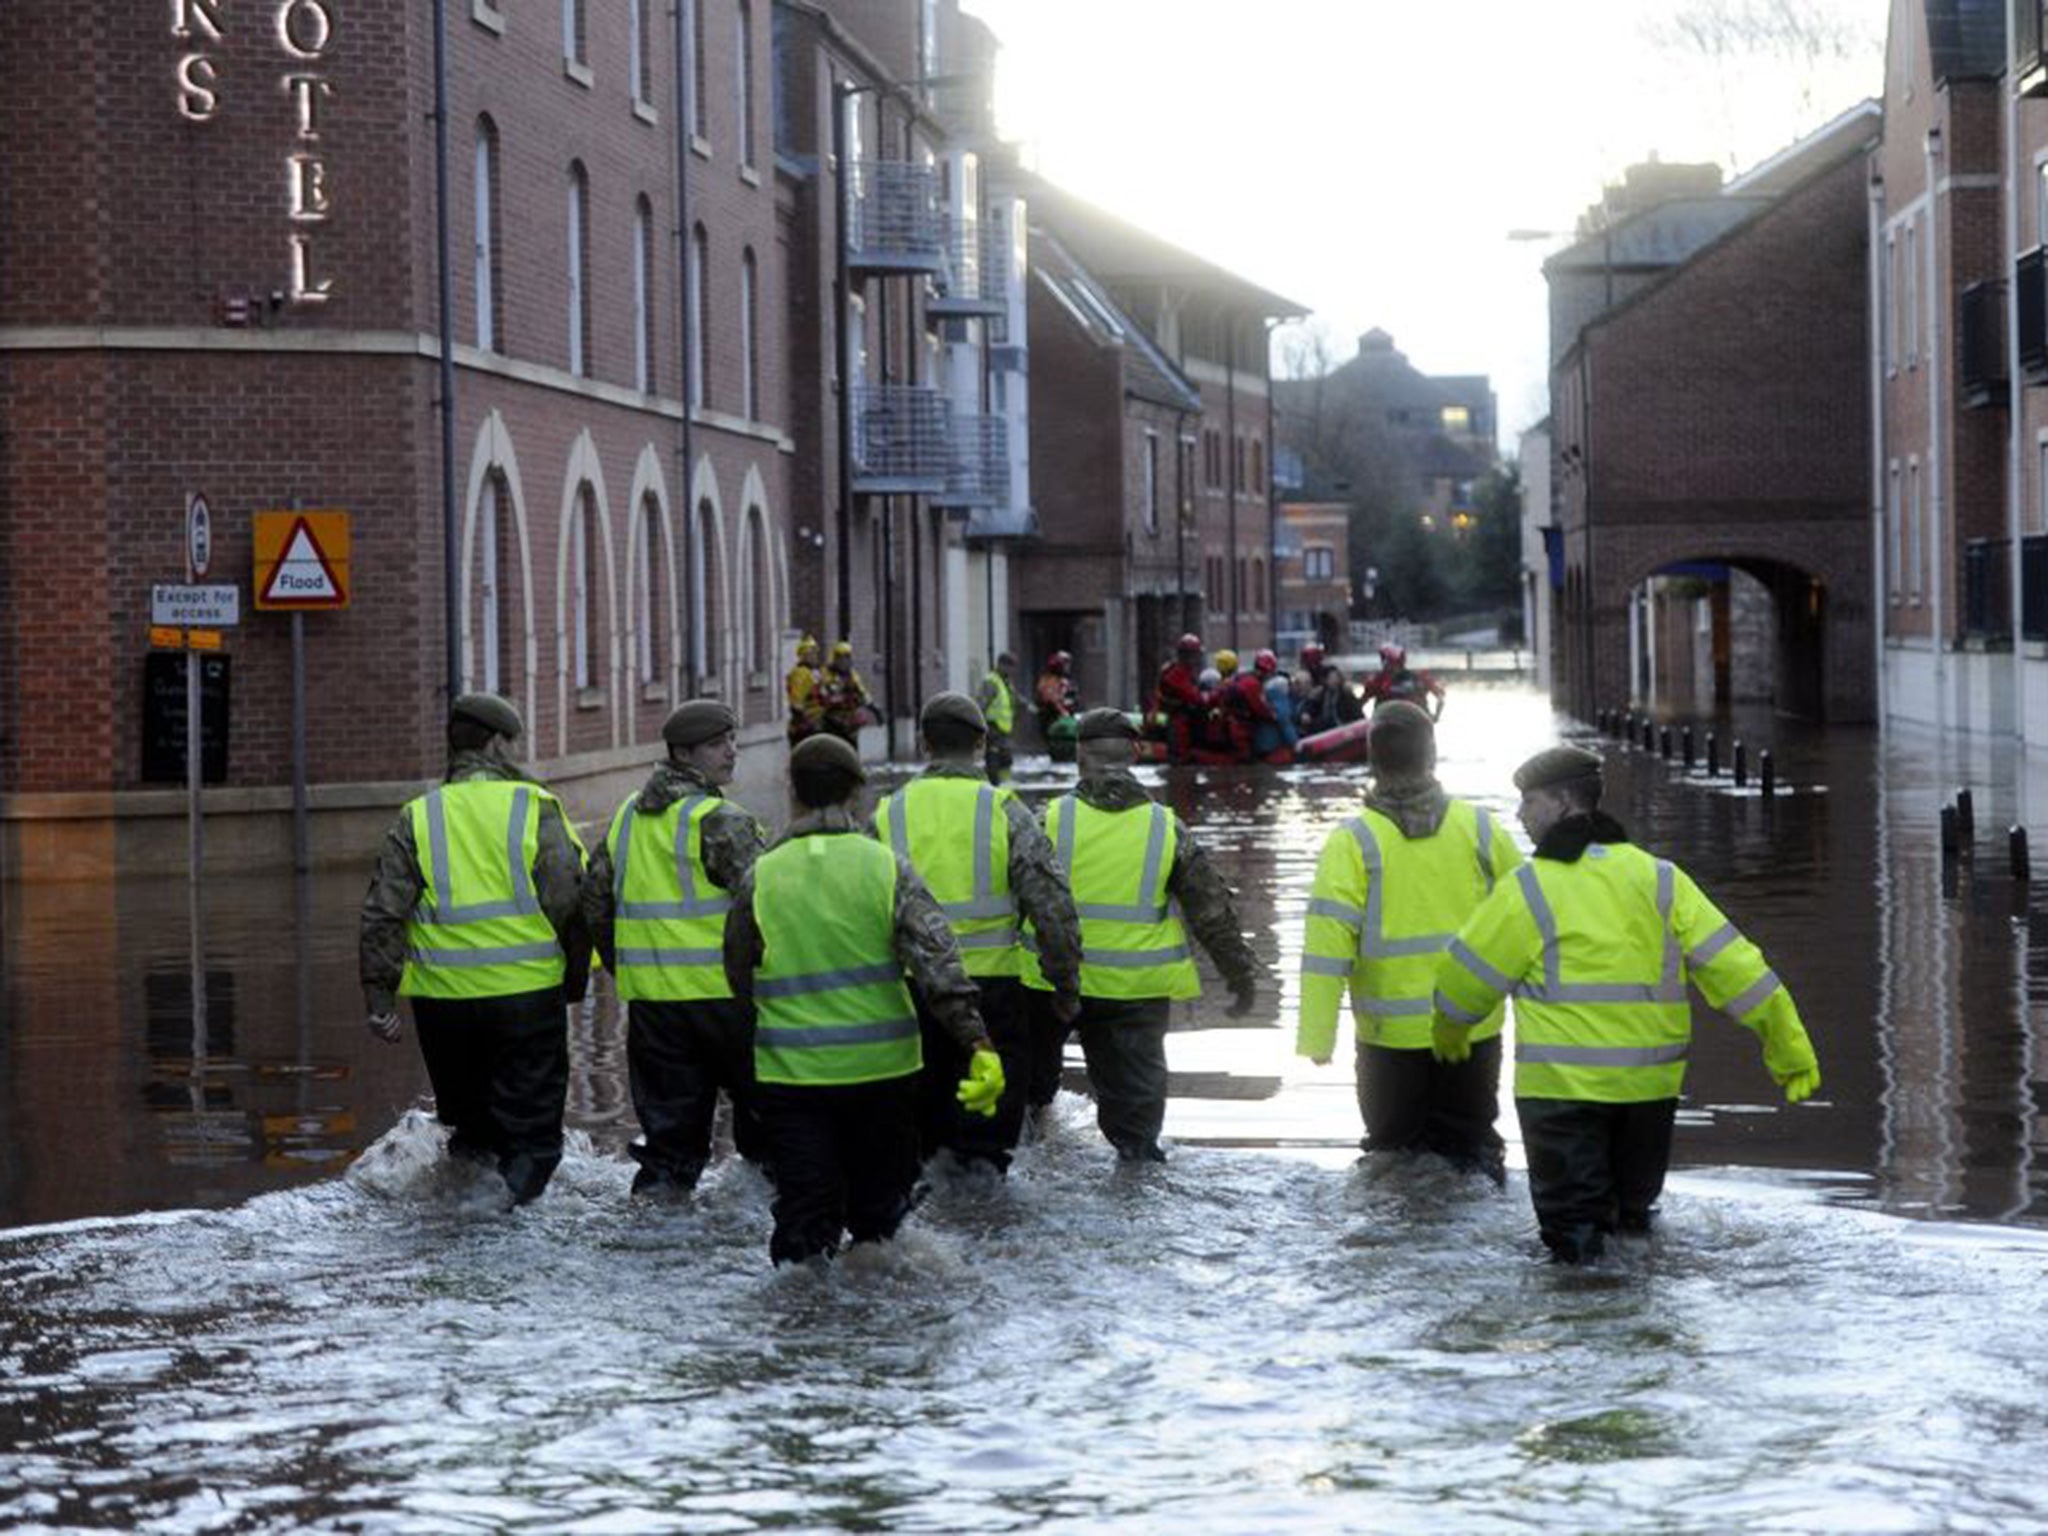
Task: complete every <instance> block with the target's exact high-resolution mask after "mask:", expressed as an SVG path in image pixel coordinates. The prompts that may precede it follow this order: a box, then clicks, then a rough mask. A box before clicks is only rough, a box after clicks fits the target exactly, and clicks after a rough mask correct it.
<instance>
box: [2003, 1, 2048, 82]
mask: <svg viewBox="0 0 2048 1536" xmlns="http://www.w3.org/2000/svg"><path fill="white" fill-rule="evenodd" d="M2044 14H2048V0H2018V3H2017V4H2015V5H2014V6H2013V8H2012V74H2013V81H2014V83H2015V84H2016V85H2017V86H2018V87H2019V92H2020V94H2021V95H2022V96H2041V95H2048V25H2044Z"/></svg>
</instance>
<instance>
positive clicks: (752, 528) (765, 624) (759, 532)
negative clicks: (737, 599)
mask: <svg viewBox="0 0 2048 1536" xmlns="http://www.w3.org/2000/svg"><path fill="white" fill-rule="evenodd" d="M745 558H746V562H747V566H746V570H747V574H746V585H745V589H744V590H745V593H746V604H747V608H746V631H745V643H746V648H747V667H746V669H747V672H748V673H749V674H750V675H751V674H753V673H757V672H766V671H768V669H769V667H770V665H771V662H770V658H771V657H773V656H774V654H775V609H774V592H773V587H772V583H771V580H770V577H769V573H768V526H767V523H766V521H765V520H764V519H763V518H762V516H761V509H760V508H759V507H749V508H747V541H746V554H745Z"/></svg>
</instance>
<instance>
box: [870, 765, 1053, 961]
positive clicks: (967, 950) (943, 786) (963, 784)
mask: <svg viewBox="0 0 2048 1536" xmlns="http://www.w3.org/2000/svg"><path fill="white" fill-rule="evenodd" d="M875 831H876V832H877V833H878V834H879V835H880V837H881V839H882V841H883V842H885V843H887V844H888V845H889V847H891V848H892V849H894V850H895V851H896V852H897V853H900V854H902V855H903V857H904V858H906V859H908V860H909V861H910V867H911V868H912V869H914V870H916V871H917V873H918V876H919V878H920V879H922V880H923V881H924V883H925V885H926V886H927V887H928V888H929V889H930V891H931V893H932V898H933V900H935V901H937V902H938V904H939V910H940V911H942V912H944V913H945V914H946V922H947V925H948V926H950V927H951V928H952V930H953V938H954V941H955V942H956V943H957V944H958V945H959V946H960V959H961V961H962V962H963V963H964V964H965V965H966V967H967V974H968V975H970V976H1015V975H1016V974H1017V972H1018V968H1019V959H1020V956H1021V952H1020V951H1019V949H1018V947H1017V904H1016V902H1015V900H1014V899H1013V898H1012V896H1011V894H1010V821H1009V817H1008V816H1006V815H1005V814H1004V812H1003V806H1002V793H1001V791H999V790H997V789H996V788H995V787H994V786H993V785H991V784H988V783H985V782H983V781H981V780H979V779H961V778H952V777H948V776H944V775H934V776H930V777H925V778H918V779H913V780H911V781H910V783H908V784H906V785H904V786H903V787H902V788H901V789H899V790H897V791H896V792H895V793H894V794H892V795H889V796H887V797H886V798H884V799H883V801H882V803H881V804H880V805H878V806H876V807H875Z"/></svg>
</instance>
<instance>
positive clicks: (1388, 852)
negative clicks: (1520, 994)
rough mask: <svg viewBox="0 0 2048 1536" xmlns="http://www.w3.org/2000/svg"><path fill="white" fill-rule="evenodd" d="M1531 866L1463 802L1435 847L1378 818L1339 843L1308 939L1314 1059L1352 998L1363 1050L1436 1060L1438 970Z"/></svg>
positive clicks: (1493, 1018)
mask: <svg viewBox="0 0 2048 1536" xmlns="http://www.w3.org/2000/svg"><path fill="white" fill-rule="evenodd" d="M1520 861H1521V856H1520V855H1519V854H1518V853H1517V852H1516V851H1515V846H1514V844H1513V843H1512V842H1511V841H1509V840H1508V839H1507V838H1506V837H1503V836H1501V835H1500V834H1499V833H1498V831H1497V830H1496V828H1495V826H1494V823H1493V818H1492V817H1491V816H1489V815H1488V814H1487V813H1486V812H1485V811H1483V810H1481V809H1479V808H1478V807H1477V806H1474V805H1470V804H1467V803H1466V802H1465V801H1463V800H1453V801H1451V802H1450V805H1449V806H1448V808H1447V809H1446V810H1445V813H1444V819H1443V824H1442V825H1441V826H1439V827H1438V828H1437V830H1436V831H1435V832H1433V833H1431V834H1430V835H1429V836H1427V837H1412V838H1411V837H1404V836H1402V834H1401V829H1400V827H1399V826H1397V825H1396V824H1395V823H1394V822H1393V821H1392V820H1391V819H1390V818H1388V817H1386V816H1384V815H1382V814H1381V813H1380V812H1378V811H1375V810H1372V809H1366V810H1364V811H1362V812H1361V813H1360V814H1359V815H1357V816H1354V817H1353V818H1351V819H1350V820H1349V821H1347V822H1345V823H1344V825H1343V826H1341V827H1339V828H1338V829H1337V830H1336V831H1334V832H1332V833H1331V834H1330V837H1329V840H1328V841H1327V842H1326V843H1324V845H1323V852H1322V857H1321V858H1320V859H1319V860H1318V861H1317V865H1316V880H1315V888H1314V891H1313V893H1312V894H1311V896H1310V897H1309V903H1308V919H1307V922H1306V923H1305V924H1304V931H1303V935H1302V956H1301V1022H1300V1033H1299V1036H1298V1039H1299V1044H1300V1047H1301V1049H1302V1051H1303V1052H1304V1054H1307V1055H1312V1056H1317V1057H1321V1056H1327V1055H1329V1054H1330V1051H1331V1049H1332V1047H1333V1045H1334V1043H1335V1039H1336V1030H1337V1009H1338V1005H1339V1004H1340V1003H1341V1002H1342V1000H1343V996H1344V993H1345V991H1346V989H1347V988H1348V989H1349V991H1350V993H1351V1013H1352V1017H1353V1018H1354V1020H1355V1021H1356V1023H1357V1027H1358V1038H1359V1040H1360V1042H1361V1043H1363V1044H1366V1045H1379V1046H1386V1047H1390V1048H1392V1049H1396V1050H1427V1049H1428V1048H1429V1015H1430V999H1431V995H1432V994H1433V993H1434V992H1435V990H1436V968H1437V960H1438V958H1439V957H1440V956H1442V954H1443V952H1444V951H1445V950H1446V949H1448V948H1449V947H1450V945H1451V941H1452V940H1453V939H1454V938H1456V937H1457V933H1458V929H1459V928H1460V927H1461V926H1462V925H1463V923H1464V921H1465V919H1466V918H1468V917H1470V916H1471V915H1472V913H1473V910H1474V909H1475V908H1477V907H1478V905H1479V904H1480V902H1482V901H1484V900H1485V899H1486V895H1487V893H1488V892H1489V891H1491V890H1492V889H1493V885H1494V881H1495V879H1496V878H1497V877H1499V876H1501V875H1505V874H1506V873H1508V872H1509V871H1510V870H1511V869H1513V868H1514V866H1515V865H1516V864H1518V863H1519V862H1520ZM1505 1013H1506V1005H1505V1004H1504V1003H1497V1004H1496V1005H1495V1006H1494V1007H1493V1008H1492V1010H1490V1011H1489V1012H1488V1014H1487V1015H1486V1017H1485V1018H1483V1019H1482V1020H1481V1021H1480V1022H1479V1023H1478V1024H1477V1025H1476V1026H1475V1027H1474V1028H1473V1031H1472V1033H1473V1036H1474V1037H1475V1038H1478V1039H1488V1038H1491V1037H1492V1036H1494V1035H1498V1034H1499V1033H1500V1031H1501V1026H1502V1022H1503V1018H1504V1016H1505Z"/></svg>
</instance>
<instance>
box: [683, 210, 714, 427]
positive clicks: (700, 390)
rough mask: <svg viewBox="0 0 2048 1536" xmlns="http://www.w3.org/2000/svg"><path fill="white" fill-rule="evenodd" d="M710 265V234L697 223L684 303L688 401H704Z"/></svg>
mask: <svg viewBox="0 0 2048 1536" xmlns="http://www.w3.org/2000/svg"><path fill="white" fill-rule="evenodd" d="M710 265H711V237H710V236H709V235H707V234H706V233H705V232H704V226H703V225H702V224H699V225H698V226H697V227H696V228H695V229H693V230H691V231H690V270H689V274H688V278H689V281H688V291H687V296H686V303H687V305H688V310H687V313H688V316H689V322H690V380H689V385H690V402H689V403H690V404H691V405H693V406H701V405H704V404H705V403H706V402H707V398H708V397H707V394H706V391H705V383H706V379H705V373H706V368H705V360H706V359H707V358H708V357H709V356H710V355H711V354H710V351H709V349H708V347H707V345H706V338H705V335H704V285H705V282H706V279H707V275H708V273H709V270H710Z"/></svg>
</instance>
